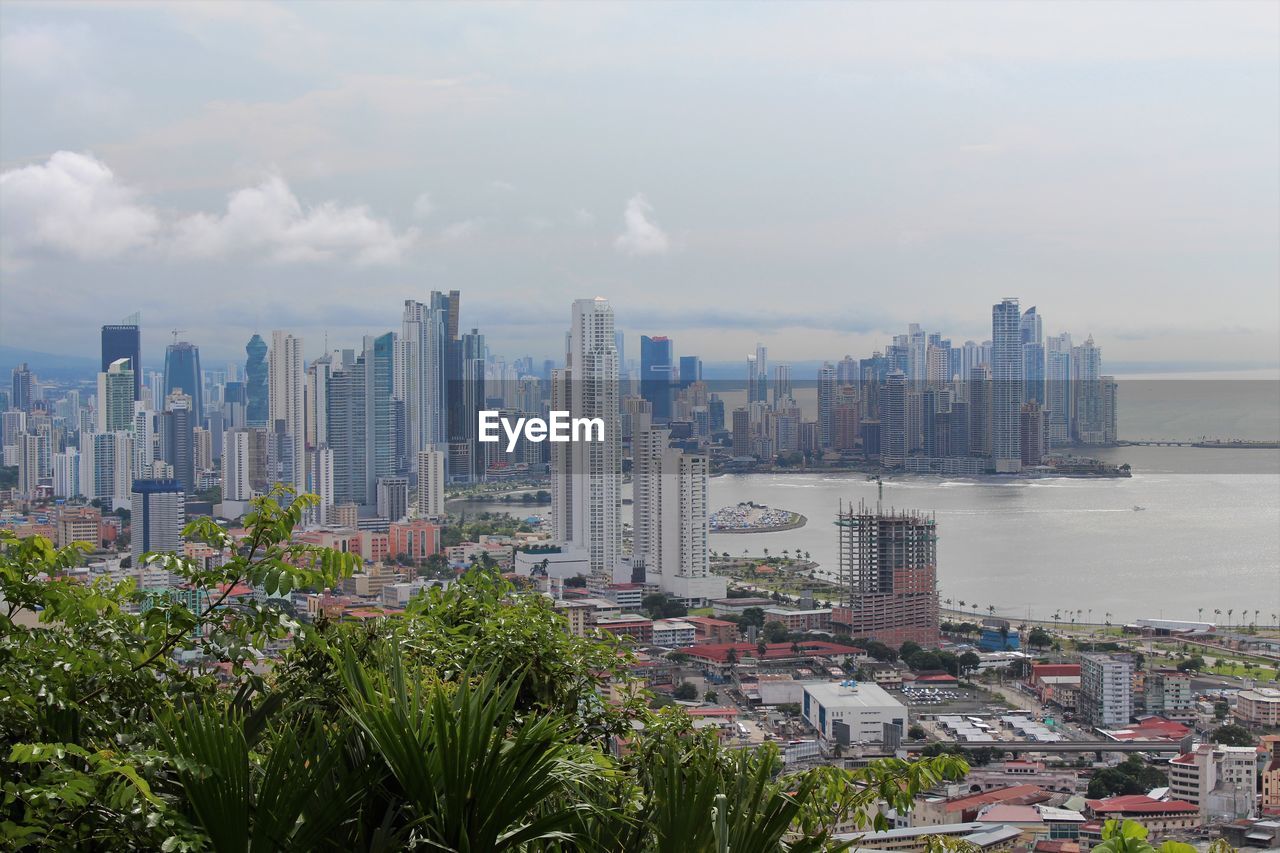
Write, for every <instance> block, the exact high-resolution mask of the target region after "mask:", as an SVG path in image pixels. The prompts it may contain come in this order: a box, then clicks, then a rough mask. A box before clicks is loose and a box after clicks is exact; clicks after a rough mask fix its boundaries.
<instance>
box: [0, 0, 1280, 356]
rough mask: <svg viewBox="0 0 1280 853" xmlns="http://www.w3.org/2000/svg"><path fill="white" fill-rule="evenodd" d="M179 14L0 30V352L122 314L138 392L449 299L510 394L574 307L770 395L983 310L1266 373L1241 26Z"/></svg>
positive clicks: (59, 17)
mask: <svg viewBox="0 0 1280 853" xmlns="http://www.w3.org/2000/svg"><path fill="white" fill-rule="evenodd" d="M211 8H212V7H208V6H202V5H199V4H197V5H194V6H193V5H190V4H188V5H182V6H170V7H124V8H121V7H113V8H111V9H109V10H108V9H100V8H96V7H94V6H92V5H82V4H59V5H57V6H48V5H37V4H32V5H21V4H6V7H5V9H4V11H3V13H2V14H0V38H3V40H4V50H3V51H2V52H0V53H3V56H4V63H5V65H4V74H3V75H0V80H2V82H0V87H2V88H0V95H2V96H3V98H4V99H5V103H6V104H7V105H8V106H9V109H12V110H14V111H15V112H17V111H21V113H22V114H24V115H25V116H27V117H28V118H29V120H28V121H23V122H5V123H4V127H3V128H2V129H0V172H2V173H3V188H4V189H3V192H2V193H0V202H2V203H3V230H4V233H5V235H6V240H5V252H4V259H3V261H4V271H3V279H4V284H3V287H4V297H5V303H6V309H7V310H6V311H5V312H4V316H3V318H0V343H2V344H3V345H6V346H12V347H15V348H19V349H28V350H31V349H34V350H39V351H52V352H55V353H61V354H77V353H78V354H80V355H83V356H85V357H90V356H93V355H94V352H93V350H92V348H91V347H92V344H91V342H90V341H87V340H85V339H83V338H82V337H80V336H78V335H76V334H75V333H74V331H73V330H74V329H75V328H77V327H83V326H88V325H96V324H97V323H100V322H101V320H102V319H103V318H105V317H117V316H119V315H121V314H124V313H126V312H127V311H131V310H137V309H141V310H142V311H143V314H144V317H146V318H147V322H146V323H145V324H144V329H145V330H146V331H145V332H144V340H143V342H142V343H143V351H144V358H145V353H147V352H155V351H156V350H157V349H158V348H159V347H160V346H162V345H163V344H164V343H166V342H167V337H168V332H167V330H169V329H174V328H179V329H187V330H188V333H189V334H190V335H191V337H192V338H193V339H199V340H202V341H205V342H206V351H205V353H204V355H205V357H206V358H207V359H208V358H217V359H219V360H226V358H227V356H229V355H230V354H231V353H232V352H235V351H236V349H237V345H238V341H240V340H245V339H247V338H248V336H249V334H251V333H252V332H254V331H257V332H260V333H266V332H268V331H270V330H271V329H273V328H285V329H289V330H290V331H291V332H292V333H293V334H295V335H297V336H299V337H301V338H302V339H303V340H304V341H306V342H308V343H307V345H308V347H310V348H311V349H308V350H307V351H306V352H304V353H303V355H304V357H306V358H312V357H314V356H315V355H318V354H319V353H320V352H321V351H322V347H323V341H324V339H325V336H326V334H327V335H328V337H329V339H330V340H332V341H339V340H347V341H349V340H352V339H353V338H355V337H357V336H358V334H360V333H362V332H363V331H364V330H365V329H367V328H376V327H383V328H395V327H396V312H397V309H396V305H397V304H399V302H400V301H401V300H403V299H404V298H406V297H408V298H421V297H422V296H423V295H425V293H426V292H428V291H430V290H433V289H438V290H442V291H443V290H448V289H454V288H460V289H465V290H467V291H468V292H469V293H470V294H472V296H471V300H470V308H468V309H467V311H468V313H467V314H466V315H465V316H464V318H463V322H464V324H479V323H481V322H483V324H484V325H485V326H486V332H487V333H488V334H490V335H491V336H493V337H495V338H499V339H503V340H507V341H510V342H511V343H512V346H513V348H518V349H521V350H525V351H528V352H530V354H533V355H535V356H536V357H545V356H548V355H551V354H553V353H555V351H556V347H555V346H554V344H553V343H550V338H551V333H552V332H553V331H554V330H555V329H557V328H558V327H559V325H560V322H561V321H560V317H559V314H560V312H559V308H558V306H559V305H561V304H563V303H565V302H568V301H569V300H570V299H572V298H575V297H577V296H580V295H583V294H584V293H585V294H587V295H601V296H604V297H606V298H609V299H610V301H611V302H612V303H613V304H614V305H615V307H616V309H617V310H618V312H619V315H620V316H625V317H627V318H629V320H628V323H626V324H625V328H627V330H628V332H629V333H632V332H634V333H637V334H638V333H645V334H652V333H655V332H657V333H661V334H667V335H671V336H673V337H676V338H677V339H680V338H685V339H690V338H694V337H697V338H700V339H703V340H705V341H706V344H705V346H703V347H701V350H702V351H701V352H700V353H699V354H700V355H701V357H702V358H704V360H706V361H708V362H713V361H729V360H735V359H737V358H738V357H740V354H741V353H744V352H749V351H750V349H751V347H752V346H753V344H754V343H755V342H756V340H758V339H761V338H768V339H769V340H770V346H771V347H772V348H773V349H774V352H775V358H781V359H782V360H790V361H802V360H810V359H821V358H823V357H829V355H828V354H829V353H833V352H844V351H859V350H869V349H871V348H873V346H872V345H873V343H874V342H876V341H878V340H880V339H882V338H883V337H884V336H885V335H887V334H889V333H891V332H892V330H894V329H896V328H898V327H899V326H902V325H905V324H906V323H908V322H912V321H917V322H922V323H923V324H925V325H928V326H929V327H931V328H947V329H949V330H950V332H951V333H952V334H953V335H954V336H956V337H960V338H962V339H963V338H974V339H977V340H981V339H982V338H980V337H978V336H979V335H981V334H982V330H983V328H984V326H985V322H984V318H983V317H981V316H980V315H975V314H973V313H970V312H969V311H967V306H968V305H971V304H973V302H974V301H975V298H976V297H977V295H978V294H982V297H981V301H984V302H985V301H986V299H987V297H988V295H997V296H998V295H999V294H1000V293H1004V292H1017V293H1020V294H1022V296H1023V298H1024V300H1025V301H1026V302H1027V303H1029V304H1035V303H1045V304H1048V303H1056V307H1055V317H1054V319H1055V320H1056V321H1058V322H1060V323H1061V325H1062V327H1064V328H1073V329H1076V330H1078V333H1080V334H1089V333H1092V334H1094V335H1095V336H1097V337H1098V338H1099V339H1105V340H1107V341H1109V342H1110V348H1111V350H1110V351H1111V356H1112V358H1113V359H1116V360H1118V361H1152V362H1181V363H1187V362H1193V363H1201V364H1219V363H1249V364H1264V365H1274V364H1275V360H1276V359H1275V353H1276V349H1277V342H1280V319H1277V318H1278V317H1280V302H1278V301H1277V300H1280V297H1278V296H1277V294H1276V289H1275V287H1274V283H1275V281H1276V279H1277V277H1278V274H1280V255H1278V254H1277V249H1276V246H1275V240H1274V235H1275V233H1276V230H1277V224H1278V223H1280V208H1278V206H1277V203H1276V198H1277V195H1280V193H1277V192H1276V190H1277V181H1278V177H1277V175H1278V170H1277V167H1276V162H1275V158H1274V155H1273V152H1274V150H1275V149H1276V147H1277V144H1280V140H1278V139H1277V130H1276V127H1275V126H1274V124H1273V123H1271V122H1269V121H1268V120H1267V116H1268V115H1270V114H1273V111H1269V110H1267V109H1256V110H1255V109H1252V108H1250V109H1245V108H1244V107H1245V105H1246V104H1248V105H1252V104H1256V103H1262V104H1266V105H1275V104H1280V90H1278V87H1277V84H1276V81H1275V79H1274V75H1272V74H1270V69H1271V68H1272V67H1273V65H1274V62H1275V58H1276V55H1277V50H1276V43H1277V39H1276V38H1275V33H1276V28H1277V24H1276V21H1275V20H1274V16H1272V15H1268V14H1265V6H1262V5H1259V4H1247V3H1246V4H1234V5H1233V4H1216V5H1215V6H1213V7H1212V9H1210V8H1209V7H1207V6H1199V5H1195V4H1156V5H1147V6H1138V5H1133V4H1114V5H1108V6H1107V7H1106V8H1104V9H1099V10H1098V12H1097V16H1096V17H1095V18H1093V19H1091V20H1092V23H1091V25H1089V26H1083V25H1081V23H1080V21H1079V20H1077V19H1076V18H1075V16H1073V15H1072V14H1070V7H1069V6H1068V5H1059V4H1037V5H1036V6H1034V7H1027V8H1024V9H1021V10H1019V11H1018V12H1017V13H1016V14H1015V13H1014V12H1013V11H1012V10H1011V7H1002V6H978V7H970V8H969V9H966V10H965V11H964V12H961V13H955V12H952V11H949V9H948V7H947V6H945V5H942V6H937V5H935V6H929V7H927V8H928V14H926V15H914V14H912V13H911V11H910V8H909V7H890V6H866V5H853V6H843V7H841V6H819V7H813V8H812V9H811V10H810V11H811V12H812V13H813V14H809V15H805V16H799V15H796V14H794V13H789V12H788V11H786V10H785V9H784V8H783V7H769V6H761V7H756V8H753V9H751V10H750V11H749V13H742V14H740V15H738V16H735V18H734V19H733V20H732V21H730V22H725V21H723V20H722V19H720V18H719V16H715V15H712V14H709V13H706V12H704V11H702V10H698V11H694V12H691V13H690V14H689V15H686V16H683V17H682V19H681V23H682V26H681V27H680V28H679V29H680V31H681V33H682V36H681V38H679V39H677V40H675V41H674V42H673V43H671V44H670V45H669V46H668V47H667V49H666V53H665V55H664V59H665V63H664V65H663V67H662V68H661V69H655V67H654V66H653V64H651V63H643V62H640V61H639V56H638V55H637V54H636V53H635V50H634V46H633V45H632V44H630V43H628V42H627V41H626V40H625V39H620V37H619V36H618V33H619V32H622V31H625V30H626V29H627V28H628V27H626V26H620V25H621V24H626V25H628V26H629V27H631V28H633V29H636V30H637V31H640V32H655V31H664V32H668V33H670V32H674V30H673V29H672V27H670V26H669V25H670V23H671V21H670V19H669V17H668V16H669V15H670V14H671V13H670V12H669V11H665V10H663V9H653V8H645V7H609V8H608V9H600V10H592V11H591V12H590V13H586V14H583V13H582V10H581V9H576V8H573V11H572V15H570V13H569V11H568V8H570V7H556V6H540V7H538V8H537V9H536V10H535V9H534V8H533V7H525V8H521V7H517V8H516V9H513V10H510V14H506V15H501V16H499V15H494V14H493V13H492V12H491V11H489V10H485V9H483V8H480V7H458V6H452V7H440V6H435V7H434V10H444V11H443V14H437V15H432V16H429V17H428V16H424V15H423V13H422V11H421V9H422V8H423V7H413V6H400V7H397V6H394V5H393V6H389V7H382V9H383V12H384V13H385V14H384V15H381V16H373V17H374V19H376V20H362V21H359V22H356V21H352V20H348V19H347V18H346V16H347V15H349V14H350V13H349V12H348V11H346V10H343V9H341V8H340V7H328V8H325V9H322V10H318V12H317V13H316V14H311V15H307V16H306V17H305V18H304V17H302V16H300V15H299V14H297V12H296V9H295V7H290V6H279V5H274V4H253V5H252V6H240V5H227V4H221V5H220V6H219V7H218V8H219V10H220V11H219V12H218V13H217V14H215V13H213V12H212V11H211ZM569 19H572V20H575V21H577V22H579V24H580V26H579V28H578V29H576V30H575V33H576V34H573V35H566V34H561V33H560V32H559V28H558V27H557V26H555V25H554V22H557V21H561V22H563V21H565V20H569ZM392 22H394V23H395V25H396V26H394V27H393V26H391V24H392ZM362 27H370V28H375V29H376V36H374V33H373V31H372V30H369V31H366V30H364V29H362ZM392 30H395V31H394V32H392ZM280 31H283V32H289V33H291V37H290V38H289V39H281V38H279V37H277V36H275V35H273V33H276V32H280ZM836 31H839V32H841V33H843V34H844V35H845V36H846V37H847V38H850V39H853V41H852V42H851V43H850V44H849V45H847V46H845V45H842V46H841V47H842V49H840V50H836V49H835V47H836V43H835V42H834V41H833V40H832V39H831V37H830V36H829V35H828V33H830V32H836ZM779 32H781V33H787V34H789V35H790V36H793V37H796V38H800V37H803V38H804V39H805V40H806V42H808V43H812V44H814V45H816V46H817V47H816V49H815V50H813V51H808V52H806V53H804V54H799V53H792V52H789V51H786V50H782V49H781V48H780V47H779V46H778V45H775V44H773V43H772V41H771V37H772V36H773V35H774V34H775V33H779ZM1048 32H1052V33H1053V34H1054V37H1053V39H1051V40H1046V38H1045V33H1048ZM424 34H425V35H429V36H430V38H429V39H428V43H429V44H430V45H431V46H432V47H433V48H434V49H432V50H428V51H422V50H420V49H418V48H419V46H420V45H419V42H418V41H417V40H415V39H412V38H410V39H405V38H404V37H405V36H409V35H419V36H421V35H424ZM481 34H483V37H482V36H481ZM1190 34H1194V35H1190ZM546 39H552V40H553V41H552V44H556V45H557V46H558V48H559V49H558V50H554V51H551V52H550V53H551V54H554V56H555V59H551V58H550V56H549V55H548V51H547V50H546V42H545V40H546ZM142 42H146V43H148V44H153V45H157V47H152V48H149V49H147V50H134V49H133V48H131V49H130V50H128V51H121V50H119V49H118V48H119V47H120V46H121V45H135V46H136V45H138V44H140V43H142ZM406 42H410V43H412V50H411V49H410V47H409V44H407V43H406ZM534 43H537V44H539V45H540V48H539V50H538V51H536V52H533V51H530V50H529V46H530V45H531V44H534ZM373 44H377V45H378V46H379V50H377V51H372V50H371V49H370V48H371V46H372V45H373ZM301 45H309V46H310V49H308V50H300V49H299V46H301ZM717 49H719V50H723V51H726V52H727V53H728V54H729V55H732V56H736V57H738V58H740V59H744V60H745V59H747V58H752V59H753V62H752V63H747V64H744V63H742V62H737V63H731V65H732V66H733V74H732V75H729V74H726V73H723V72H721V71H719V70H718V69H716V68H715V66H714V64H712V65H708V64H707V63H708V60H707V59H706V56H707V55H708V54H713V53H714V52H715V50H717ZM174 51H181V52H182V60H183V61H182V62H180V63H174V62H171V61H168V60H169V59H171V58H172V57H171V55H170V54H171V53H172V52H174ZM126 54H127V55H126ZM232 57H234V59H235V62H231V63H229V62H228V60H229V59H230V58H232ZM160 61H164V64H165V67H167V68H169V69H170V70H171V74H167V75H155V74H153V73H150V72H151V70H152V69H153V68H154V66H155V63H157V62H160ZM241 63H242V64H243V65H242V68H243V70H242V72H241V73H237V74H225V73H203V72H207V71H212V70H214V69H216V70H217V71H219V72H222V71H225V69H226V68H227V67H230V66H231V65H239V64H241ZM1156 67H1158V68H1159V69H1160V71H1161V74H1158V75H1156V74H1150V73H1148V72H1149V71H1151V69H1153V68H1156ZM361 72H363V73H361ZM161 78H164V79H161ZM170 78H172V79H170ZM588 80H590V81H591V82H590V84H589V85H588V83H587V81H588ZM689 80H693V81H696V82H693V83H692V84H688V81H689ZM837 82H838V83H839V85H836V84H837ZM677 83H679V84H680V85H679V86H678V87H677V85H676V84H677ZM178 87H183V88H182V89H179V88H178ZM744 89H749V90H751V91H752V92H754V95H753V96H752V97H750V98H748V97H745V96H744V95H743V90H744ZM179 91H181V92H182V96H181V97H178V96H177V94H178V92H179ZM1171 91H1176V92H1177V97H1176V98H1172V99H1171V98H1170V97H1169V92H1171ZM1225 93H1231V94H1230V95H1229V96H1228V95H1227V94H1225ZM1135 104H1138V105H1142V109H1136V110H1135V109H1133V105H1135ZM357 105H360V108H361V109H363V110H365V111H366V113H367V115H366V116H365V117H366V118H367V119H368V120H367V121H364V120H354V118H353V110H355V109H356V108H357ZM525 105H527V106H525ZM642 115H643V116H645V119H643V120H640V119H639V118H638V117H639V116H642ZM583 116H591V117H592V118H591V120H587V121H583V120H580V119H581V118H582V117H583ZM704 118H705V119H710V121H703V120H701V119H704ZM868 128H875V131H874V132H871V131H869V130H868ZM511 138H516V139H523V140H526V144H525V145H523V146H517V147H516V148H514V149H510V150H508V149H503V150H502V151H501V152H499V151H495V149H494V144H493V140H497V139H502V140H506V139H511ZM59 152H63V153H59ZM722 152H728V155H729V156H721V154H722ZM566 162H571V163H573V164H574V165H573V166H572V167H567V166H565V165H564V164H565V163H566ZM706 164H713V165H712V166H711V167H709V168H708V167H706ZM48 292H57V293H58V294H59V296H60V298H59V299H57V300H47V299H44V298H43V296H42V294H44V293H48ZM512 292H519V293H520V294H521V298H520V299H518V300H513V299H511V294H512ZM1155 293H1158V294H1159V298H1152V296H1153V294H1155ZM356 294H358V298H356ZM890 295H892V298H886V297H887V296H890ZM1240 306H1250V307H1251V310H1248V311H1241V310H1240ZM471 312H474V313H471ZM19 317H20V318H21V319H22V322H18V319H17V318H19ZM224 333H225V336H224ZM219 341H226V343H225V346H226V347H227V350H226V352H220V351H218V350H217V349H216V348H215V343H216V342H219ZM535 345H537V346H538V347H539V348H540V349H541V351H538V349H535Z"/></svg>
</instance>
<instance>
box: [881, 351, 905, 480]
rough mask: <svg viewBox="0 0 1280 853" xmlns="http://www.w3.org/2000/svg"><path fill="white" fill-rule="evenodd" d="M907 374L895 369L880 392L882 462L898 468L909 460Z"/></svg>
mask: <svg viewBox="0 0 1280 853" xmlns="http://www.w3.org/2000/svg"><path fill="white" fill-rule="evenodd" d="M907 385H908V381H907V374H905V373H903V372H902V371H901V370H895V371H894V372H893V373H890V374H889V378H888V379H886V380H885V382H884V390H883V391H882V392H881V394H880V464H881V465H883V466H884V467H885V468H897V467H899V466H901V465H903V464H905V463H906V461H907V448H908V440H907Z"/></svg>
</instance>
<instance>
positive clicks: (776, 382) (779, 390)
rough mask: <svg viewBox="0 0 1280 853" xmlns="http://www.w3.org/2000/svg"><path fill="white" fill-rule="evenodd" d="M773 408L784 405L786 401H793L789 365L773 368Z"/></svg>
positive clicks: (793, 391)
mask: <svg viewBox="0 0 1280 853" xmlns="http://www.w3.org/2000/svg"><path fill="white" fill-rule="evenodd" d="M771 391H772V394H773V407H774V408H775V409H776V408H779V407H781V406H784V405H786V403H787V401H788V400H793V399H795V386H794V383H793V382H792V379H791V365H789V364H779V365H775V366H774V368H773V388H772V389H771Z"/></svg>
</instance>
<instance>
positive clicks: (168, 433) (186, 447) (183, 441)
mask: <svg viewBox="0 0 1280 853" xmlns="http://www.w3.org/2000/svg"><path fill="white" fill-rule="evenodd" d="M192 405H193V404H192V401H191V396H190V395H189V394H186V393H184V392H182V391H175V392H173V393H172V394H170V395H169V396H168V398H167V399H166V400H165V407H164V412H162V413H161V415H160V418H161V432H160V450H161V452H160V458H161V459H163V460H164V461H165V462H168V463H169V464H170V465H172V466H173V479H175V480H177V481H178V482H179V483H181V484H182V488H183V489H184V490H185V491H186V493H187V494H191V493H192V492H194V491H195V490H196V476H195V475H196V467H195V453H196V451H195V411H194V410H193V408H192Z"/></svg>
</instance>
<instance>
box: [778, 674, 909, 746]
mask: <svg viewBox="0 0 1280 853" xmlns="http://www.w3.org/2000/svg"><path fill="white" fill-rule="evenodd" d="M800 714H801V716H802V717H804V720H805V722H807V723H808V724H809V725H810V726H812V727H813V728H814V729H816V730H817V731H818V733H819V734H820V735H822V737H823V738H825V739H826V740H828V741H841V740H847V742H849V743H883V742H884V739H885V732H884V730H885V726H896V727H897V728H898V729H899V736H901V734H904V733H905V732H906V729H907V707H906V706H905V705H903V704H902V703H901V702H899V701H898V700H897V699H894V698H893V697H892V696H890V695H889V694H888V693H887V692H885V690H884V688H883V687H880V686H879V685H877V684H871V683H868V682H865V681H862V682H854V681H844V682H834V681H826V682H810V683H806V684H804V685H803V693H802V700H801V705H800Z"/></svg>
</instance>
